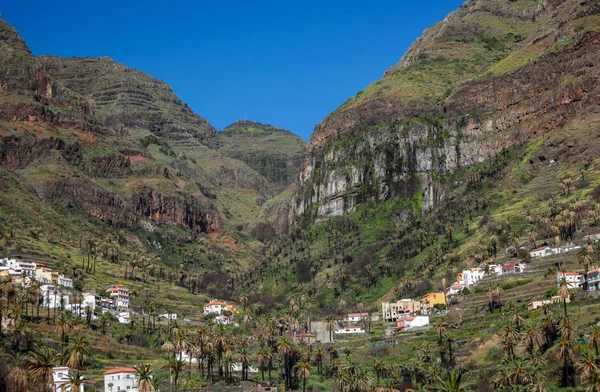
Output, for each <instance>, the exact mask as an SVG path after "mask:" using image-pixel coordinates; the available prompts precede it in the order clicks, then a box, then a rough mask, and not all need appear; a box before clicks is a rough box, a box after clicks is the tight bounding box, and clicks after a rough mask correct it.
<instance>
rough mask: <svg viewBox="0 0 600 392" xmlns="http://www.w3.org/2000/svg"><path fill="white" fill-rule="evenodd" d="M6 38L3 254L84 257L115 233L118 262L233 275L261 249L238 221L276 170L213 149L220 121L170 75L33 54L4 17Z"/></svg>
mask: <svg viewBox="0 0 600 392" xmlns="http://www.w3.org/2000/svg"><path fill="white" fill-rule="evenodd" d="M0 38H1V39H0V46H1V49H2V50H1V51H0V86H1V89H0V163H1V166H0V177H1V178H2V180H3V184H4V187H3V189H2V191H0V216H2V219H0V232H1V233H2V235H3V236H7V237H10V241H8V240H7V241H6V244H4V246H3V247H4V250H5V253H6V254H14V253H13V252H18V254H19V255H22V256H24V257H27V255H30V256H31V257H35V255H46V256H47V255H49V254H54V255H61V256H60V257H74V258H76V257H78V256H77V253H73V254H72V255H71V253H70V252H77V251H81V249H79V250H78V249H77V248H76V247H75V246H73V245H72V243H76V242H77V241H76V239H77V238H78V239H79V248H81V246H82V245H81V244H82V243H84V244H85V243H86V241H85V239H86V238H89V239H91V240H92V241H94V242H95V243H96V244H99V243H101V242H105V243H113V244H115V246H116V247H118V248H119V249H120V251H119V254H120V255H119V256H114V255H113V256H114V257H113V256H111V258H112V260H113V262H127V261H126V259H128V258H131V259H136V260H138V261H137V262H138V263H139V259H140V257H141V256H144V257H145V258H146V260H154V259H156V260H158V261H157V263H159V265H161V268H162V267H165V268H169V269H170V268H173V269H177V270H180V271H181V272H182V273H184V274H186V275H188V274H189V275H192V274H194V273H195V272H196V271H197V270H198V269H200V268H202V270H203V271H204V272H211V271H212V272H215V273H220V274H223V276H225V278H223V279H224V280H225V281H226V280H227V276H228V275H227V274H229V273H231V272H233V271H235V270H239V269H241V268H246V267H247V265H248V261H249V260H254V259H256V254H255V251H256V249H255V245H254V244H253V243H252V242H251V241H247V242H243V243H239V244H238V242H239V241H238V239H234V238H233V237H236V238H237V237H238V236H243V234H242V233H239V232H238V231H237V230H234V229H233V226H234V225H238V224H243V223H250V222H253V221H254V220H255V219H256V217H257V216H258V214H259V213H260V206H261V205H262V204H263V202H264V201H265V200H266V199H268V198H269V197H271V193H270V192H271V191H270V187H269V184H268V181H267V180H266V179H265V178H264V177H263V176H261V175H260V174H258V173H257V172H256V171H255V170H253V169H252V168H250V167H249V166H248V165H246V164H245V163H244V162H241V161H239V160H236V159H232V158H229V157H226V156H224V155H222V154H220V153H219V152H218V151H216V150H215V149H213V147H216V144H217V143H216V141H217V135H216V132H215V130H214V128H213V127H212V126H211V125H210V124H209V123H208V122H207V121H206V120H204V119H203V118H201V117H199V116H198V115H196V114H194V113H193V112H192V111H191V110H190V109H189V107H187V105H185V104H183V103H182V102H181V101H180V100H179V99H178V98H177V97H176V96H175V94H173V92H172V91H171V89H170V88H169V87H168V86H167V85H166V84H165V83H163V82H161V81H158V80H156V79H154V78H152V77H150V76H148V75H146V74H144V73H142V72H139V71H136V70H132V69H129V68H127V67H125V66H123V65H120V64H116V63H114V62H113V61H112V60H110V59H107V58H100V59H58V58H53V57H47V56H44V57H41V58H36V57H34V56H32V55H31V52H30V51H29V49H28V48H27V46H26V45H25V43H24V41H23V40H22V39H21V37H20V36H19V35H18V33H17V32H16V31H15V30H14V29H13V28H12V27H10V26H9V25H8V24H7V23H6V22H5V21H3V20H1V19H0ZM17 195H18V196H17ZM232 236H233V237H232ZM56 238H60V239H62V240H58V241H56V240H55V239H56ZM116 238H118V240H115V239H116ZM65 241H66V243H65ZM115 241H116V243H115ZM232 244H233V245H232ZM73 248H75V249H73ZM104 249H106V248H104ZM133 255H136V256H133ZM105 257H108V256H107V254H106V253H105ZM142 264H144V265H148V264H149V263H147V262H145V263H142ZM182 268H183V269H182ZM169 273H170V272H169ZM207 276H208V275H207ZM207 279H209V280H210V278H207ZM97 281H100V280H97ZM183 282H184V280H180V283H182V284H183Z"/></svg>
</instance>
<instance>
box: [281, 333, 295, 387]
mask: <svg viewBox="0 0 600 392" xmlns="http://www.w3.org/2000/svg"><path fill="white" fill-rule="evenodd" d="M292 351H293V347H292V344H291V343H290V342H289V340H288V338H287V337H286V336H285V335H284V336H282V337H281V338H279V342H278V344H277V353H278V354H279V357H280V358H281V361H282V363H283V375H284V379H285V387H286V388H291V377H290V374H291V371H292V369H291V366H290V365H291V363H290V362H291V361H290V354H291V353H292Z"/></svg>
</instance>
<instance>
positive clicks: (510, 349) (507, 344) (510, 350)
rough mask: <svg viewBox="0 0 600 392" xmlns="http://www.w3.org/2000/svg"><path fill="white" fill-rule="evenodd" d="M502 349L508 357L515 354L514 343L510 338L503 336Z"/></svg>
mask: <svg viewBox="0 0 600 392" xmlns="http://www.w3.org/2000/svg"><path fill="white" fill-rule="evenodd" d="M502 351H504V353H505V354H506V356H507V357H508V358H512V357H513V356H514V355H515V343H514V342H513V340H512V339H511V338H508V337H506V338H504V340H503V341H502Z"/></svg>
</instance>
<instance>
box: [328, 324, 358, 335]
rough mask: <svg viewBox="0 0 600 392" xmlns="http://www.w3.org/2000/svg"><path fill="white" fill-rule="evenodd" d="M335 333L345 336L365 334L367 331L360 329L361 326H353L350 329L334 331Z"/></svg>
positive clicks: (344, 328)
mask: <svg viewBox="0 0 600 392" xmlns="http://www.w3.org/2000/svg"><path fill="white" fill-rule="evenodd" d="M334 332H335V333H343V334H350V333H365V331H364V330H363V329H362V328H361V327H359V326H355V325H351V326H348V327H343V328H340V329H336V330H335V331H334Z"/></svg>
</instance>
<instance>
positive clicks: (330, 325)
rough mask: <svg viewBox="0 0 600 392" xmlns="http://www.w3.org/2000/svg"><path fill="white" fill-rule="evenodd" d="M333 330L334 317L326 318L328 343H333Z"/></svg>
mask: <svg viewBox="0 0 600 392" xmlns="http://www.w3.org/2000/svg"><path fill="white" fill-rule="evenodd" d="M334 329H335V317H333V316H329V317H327V330H328V331H329V341H330V342H333V330H334Z"/></svg>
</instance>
